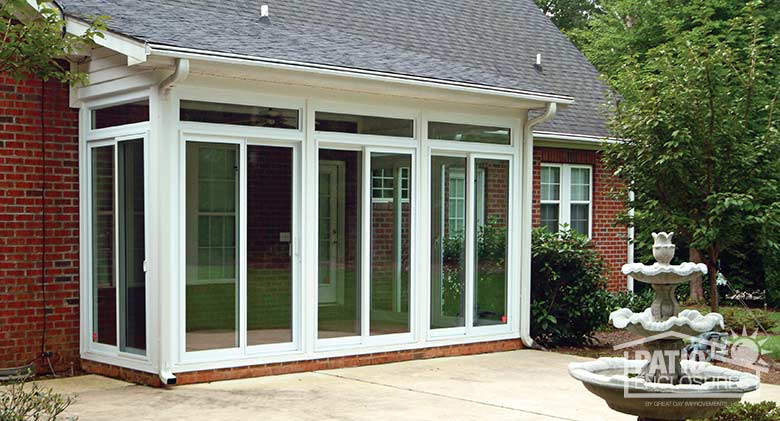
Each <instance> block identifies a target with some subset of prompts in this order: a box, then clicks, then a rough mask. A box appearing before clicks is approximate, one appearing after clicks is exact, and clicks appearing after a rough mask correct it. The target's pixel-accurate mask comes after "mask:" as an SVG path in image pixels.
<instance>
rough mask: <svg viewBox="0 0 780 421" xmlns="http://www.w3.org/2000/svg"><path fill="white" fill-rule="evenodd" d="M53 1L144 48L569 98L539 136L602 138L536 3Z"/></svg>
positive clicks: (586, 78) (598, 111) (569, 57)
mask: <svg viewBox="0 0 780 421" xmlns="http://www.w3.org/2000/svg"><path fill="white" fill-rule="evenodd" d="M57 3H58V4H59V5H60V6H61V7H62V9H63V10H64V12H65V14H67V15H69V16H74V17H77V18H88V17H90V16H95V15H107V16H110V20H109V21H108V26H109V29H110V30H112V31H115V32H118V33H121V34H124V35H126V36H130V37H133V38H136V39H138V40H141V41H144V42H148V43H154V44H164V45H170V46H176V47H186V48H195V49H203V50H210V51H217V52H222V53H232V54H242V55H249V56H256V57H263V58H270V59H281V60H294V61H301V62H307V63H316V64H323V65H334V66H344V67H350V68H357V69H365V70H374V71H382V72H390V73H395V74H401V75H411V76H418V77H427V78H434V79H440V80H447V81H456V82H467V83H474V84H480V85H486V86H492V87H499V88H509V89H516V90H525V91H532V92H542V93H550V94H559V95H568V96H572V97H574V99H575V101H576V103H575V104H574V105H572V106H570V107H569V108H568V109H566V110H563V111H561V112H559V113H558V115H557V116H556V118H555V119H554V120H552V121H551V122H548V123H545V124H544V125H543V126H540V127H538V128H537V130H541V131H551V132H560V133H568V134H578V135H590V136H605V135H607V129H606V124H605V119H604V117H603V111H602V108H603V104H604V103H605V101H606V100H605V93H606V88H605V86H604V84H603V83H602V82H601V81H600V80H598V76H599V73H598V71H596V69H595V68H594V67H593V66H592V65H591V64H590V63H588V61H587V60H586V59H585V57H584V56H583V55H582V54H581V53H580V52H579V51H578V50H577V49H576V48H575V47H574V45H572V44H571V42H569V40H568V39H567V38H566V37H565V36H564V35H563V34H562V33H561V32H560V31H558V29H557V28H556V27H555V25H553V24H552V22H550V20H549V19H548V18H547V17H546V16H544V15H543V14H542V13H541V12H540V11H539V9H538V8H537V7H536V6H535V5H534V3H533V1H532V0H491V1H478V0H425V1H419V0H393V1H387V0H351V1H348V0H257V1H245V0H219V1H212V0H58V1H57ZM261 4H268V5H269V9H270V19H261V18H260V6H261ZM537 53H541V54H542V67H543V71H542V72H539V71H537V70H536V69H535V68H534V63H535V62H536V54H537Z"/></svg>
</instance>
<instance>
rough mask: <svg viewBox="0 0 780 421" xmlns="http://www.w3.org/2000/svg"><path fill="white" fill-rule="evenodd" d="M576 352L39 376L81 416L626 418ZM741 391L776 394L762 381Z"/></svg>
mask: <svg viewBox="0 0 780 421" xmlns="http://www.w3.org/2000/svg"><path fill="white" fill-rule="evenodd" d="M581 360H585V359H584V358H579V357H573V356H569V355H563V354H556V353H545V352H539V351H532V350H523V351H514V352H504V353H495V354H485V355H477V356H469V357H452V358H439V359H432V360H421V361H411V362H404V363H395V364H386V365H379V366H370V367H358V368H347V369H340V370H329V371H318V372H312V373H303V374H291V375H284V376H274V377H263V378H256V379H245V380H233V381H224V382H216V383H209V384H199V385H190V386H179V387H173V388H169V389H164V390H163V389H153V388H149V387H144V386H137V385H133V384H129V383H125V382H121V381H117V380H112V379H107V378H103V377H99V376H82V377H74V378H65V379H55V380H48V381H44V382H42V383H43V384H44V385H45V386H46V387H51V388H53V389H55V390H56V391H59V392H61V393H70V394H77V395H78V399H77V401H76V402H75V403H74V404H73V405H71V407H70V409H69V411H68V413H67V415H77V416H79V418H80V419H81V420H108V419H111V420H117V419H155V420H161V419H162V420H179V419H186V420H188V421H193V420H221V419H226V420H227V419H247V420H248V419H263V420H289V419H297V420H323V419H325V420H336V419H338V420H363V419H388V417H389V416H392V418H393V419H403V420H430V419H449V420H456V419H457V420H460V419H507V420H509V419H511V420H594V421H595V420H634V419H635V418H634V417H630V416H626V415H620V414H617V413H615V412H613V411H611V410H610V409H609V408H608V407H607V406H606V405H605V404H604V403H603V402H602V401H601V400H600V399H598V398H596V397H594V396H592V395H591V394H590V393H588V392H587V391H586V390H585V388H584V387H582V386H581V385H580V384H579V383H578V382H576V381H574V380H573V379H571V378H570V377H569V375H568V374H567V372H566V365H567V364H568V363H569V362H571V361H581ZM748 399H749V400H751V401H760V400H776V401H780V386H773V385H765V386H762V389H761V390H760V391H758V392H755V393H754V394H751V396H749V397H748Z"/></svg>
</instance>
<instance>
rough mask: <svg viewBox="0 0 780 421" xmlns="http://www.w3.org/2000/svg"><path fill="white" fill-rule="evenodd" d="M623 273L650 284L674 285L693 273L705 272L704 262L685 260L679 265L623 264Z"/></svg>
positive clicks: (686, 279)
mask: <svg viewBox="0 0 780 421" xmlns="http://www.w3.org/2000/svg"><path fill="white" fill-rule="evenodd" d="M622 271H623V274H625V275H628V276H630V277H632V278H634V279H636V280H639V281H642V282H644V283H648V284H651V285H676V284H681V283H683V282H686V281H688V280H689V279H691V277H692V276H693V275H694V274H697V273H701V274H702V275H706V274H707V265H705V264H704V263H692V262H685V263H683V264H680V265H669V264H664V263H658V262H656V263H653V264H652V265H645V264H642V263H629V264H625V265H623V268H622Z"/></svg>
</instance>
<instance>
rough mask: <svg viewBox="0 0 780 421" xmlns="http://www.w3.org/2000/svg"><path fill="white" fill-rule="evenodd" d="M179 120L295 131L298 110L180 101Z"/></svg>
mask: <svg viewBox="0 0 780 421" xmlns="http://www.w3.org/2000/svg"><path fill="white" fill-rule="evenodd" d="M179 119H180V120H181V121H197V122H201V123H216V124H235V125H239V126H252V127H272V128H277V129H297V128H298V110H292V109H288V108H275V107H263V106H253V105H240V104H221V103H217V102H204V101H190V100H181V104H180V110H179Z"/></svg>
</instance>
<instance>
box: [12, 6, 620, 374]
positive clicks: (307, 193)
mask: <svg viewBox="0 0 780 421" xmlns="http://www.w3.org/2000/svg"><path fill="white" fill-rule="evenodd" d="M57 4H58V6H59V7H60V8H61V10H62V11H63V13H64V15H65V16H66V19H67V21H68V26H67V30H68V31H71V32H74V33H80V32H81V31H83V30H84V28H85V25H84V23H83V22H84V20H85V19H87V17H88V16H93V15H108V16H110V17H111V19H110V20H109V29H110V30H109V31H108V32H107V33H106V34H105V35H106V36H105V37H104V38H101V39H98V40H96V45H95V47H94V48H93V49H92V50H90V51H88V52H85V56H84V57H82V58H77V59H76V60H75V61H74V63H73V66H74V67H75V68H77V69H79V70H81V71H85V72H87V73H88V74H89V77H90V84H89V85H88V86H83V87H78V88H73V89H70V88H68V87H66V86H62V85H61V84H58V83H55V82H48V83H45V84H42V83H41V82H40V81H37V80H25V81H20V82H17V81H14V80H11V79H9V78H2V79H0V109H2V113H0V142H1V143H2V145H1V146H2V147H0V186H2V189H0V231H1V232H2V233H3V235H2V237H0V238H2V243H0V247H2V254H1V255H0V303H1V304H0V367H3V366H9V367H10V366H19V365H23V364H26V363H29V362H31V361H35V362H37V364H38V365H39V366H40V365H42V364H46V363H47V361H45V358H43V356H47V355H50V354H49V353H51V357H50V359H51V361H52V362H53V363H54V365H55V368H56V369H57V370H64V369H67V368H69V367H71V366H77V367H81V368H82V369H84V370H86V371H90V372H98V373H104V374H108V375H112V376H119V377H124V378H128V379H131V380H134V381H138V382H143V383H149V384H161V383H166V384H174V383H176V384H182V383H191V382H199V381H207V380H213V379H222V378H235V377H244V376H256V375H263V374H274V373H283V372H293V371H302V370H313V369H318V368H326V367H340V366H346V365H355V364H369V363H380V362H387V361H397V360H403V359H410V358H426V357H432V356H443V355H457V354H467V353H477V352H487V351H494V350H505V349H516V348H518V347H522V344H523V343H525V344H526V345H528V344H529V343H530V342H531V339H530V338H529V337H528V332H529V323H530V321H529V320H528V319H529V316H528V314H529V313H528V308H529V301H528V300H529V289H530V285H531V282H532V280H531V279H530V272H529V266H530V229H531V227H532V226H538V225H546V226H548V227H549V228H550V229H553V230H557V229H560V227H561V225H564V224H565V225H567V226H570V227H571V229H576V230H578V231H580V232H582V233H583V234H587V235H589V236H590V237H591V239H592V241H593V243H594V245H595V247H596V248H597V249H598V250H599V251H600V252H601V253H602V254H603V255H604V256H605V258H606V259H607V260H608V262H609V264H610V271H611V272H610V288H613V289H623V288H626V287H627V286H628V284H627V279H626V278H625V277H624V276H622V275H621V274H620V272H619V268H620V266H621V265H622V264H623V263H626V262H627V260H628V259H629V255H630V253H629V246H628V242H627V237H628V232H627V230H626V228H625V227H620V226H616V225H615V224H614V216H615V214H616V213H617V212H618V211H619V210H620V203H617V202H615V201H613V200H611V199H610V197H609V188H610V185H611V183H612V182H613V181H612V179H611V178H610V175H609V174H608V173H607V172H606V171H605V169H604V168H603V165H602V164H601V162H600V158H599V152H598V149H599V147H600V144H601V142H602V141H603V139H604V138H605V137H606V136H607V130H606V124H605V121H604V119H603V117H602V115H601V110H600V107H601V105H602V104H603V103H604V101H605V99H604V98H605V95H604V93H605V88H604V86H603V85H602V84H601V82H600V81H599V80H598V73H597V72H596V70H595V69H594V68H593V67H592V66H591V65H590V64H589V63H588V62H587V61H586V60H585V58H584V57H583V56H582V55H581V54H580V53H579V52H578V51H577V50H576V48H574V47H573V46H572V44H571V43H570V42H569V41H568V40H567V39H566V38H565V36H563V35H562V34H561V33H560V32H559V31H558V30H557V29H556V28H555V27H554V26H553V25H552V24H551V23H550V21H549V20H548V19H547V18H546V17H545V16H543V15H542V14H541V13H540V12H539V11H538V9H537V8H536V7H535V6H534V5H533V2H532V1H530V0H523V1H508V0H507V1H497V2H490V3H489V4H482V3H476V2H463V4H462V5H458V7H455V6H453V5H452V4H451V3H450V2H444V1H433V2H424V3H418V2H412V1H402V2H387V4H385V2H354V3H348V4H341V3H340V4H339V5H338V7H334V6H333V4H332V3H330V2H325V1H320V0H315V1H306V2H304V1H297V0H296V1H289V0H288V1H285V2H275V1H269V2H268V7H261V4H259V3H258V4H256V5H254V4H247V3H246V2H237V1H236V2H233V1H227V2H219V3H218V4H213V3H206V2H202V4H201V2H199V1H196V2H192V1H187V2H184V1H179V0H175V1H169V2H167V3H166V4H165V5H161V4H159V3H156V2H151V1H146V0H142V1H134V2H126V3H125V4H114V3H112V2H94V1H82V0H60V1H58V2H57ZM151 11H153V12H154V13H151ZM44 179H45V183H44ZM44 268H45V276H44V272H43V269H44ZM44 309H45V317H44Z"/></svg>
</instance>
